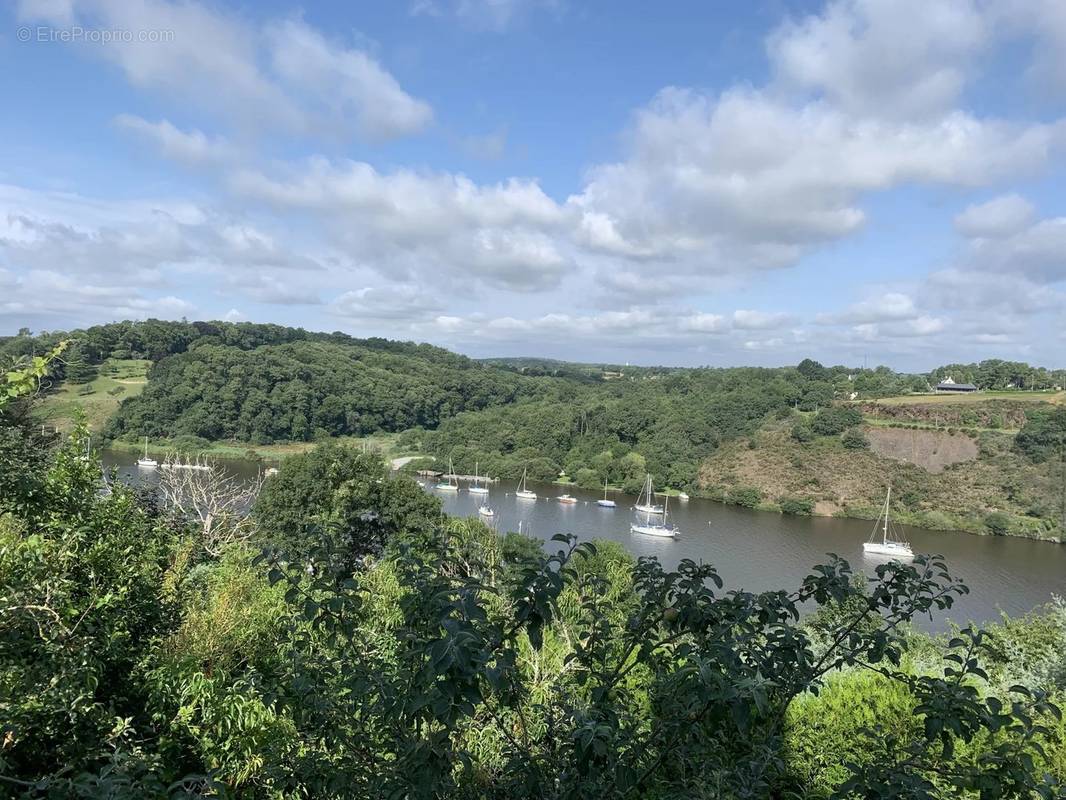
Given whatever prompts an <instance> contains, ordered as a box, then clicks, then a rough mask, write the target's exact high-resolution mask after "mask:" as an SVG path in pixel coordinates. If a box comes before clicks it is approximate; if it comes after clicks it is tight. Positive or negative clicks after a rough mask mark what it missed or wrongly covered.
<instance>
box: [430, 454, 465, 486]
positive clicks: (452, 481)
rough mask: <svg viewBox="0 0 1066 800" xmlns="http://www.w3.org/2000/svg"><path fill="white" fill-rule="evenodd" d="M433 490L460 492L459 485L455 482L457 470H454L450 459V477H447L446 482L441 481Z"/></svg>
mask: <svg viewBox="0 0 1066 800" xmlns="http://www.w3.org/2000/svg"><path fill="white" fill-rule="evenodd" d="M433 488H434V489H436V490H437V491H438V492H458V491H459V484H458V483H457V482H456V480H455V470H454V469H452V462H451V460H450V459H449V461H448V475H447V476H446V478H445V480H443V481H441V482H440V483H438V484H437V485H436V486H434V487H433Z"/></svg>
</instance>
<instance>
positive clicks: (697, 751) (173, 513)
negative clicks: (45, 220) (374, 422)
mask: <svg viewBox="0 0 1066 800" xmlns="http://www.w3.org/2000/svg"><path fill="white" fill-rule="evenodd" d="M43 360H44V359H40V360H39V361H38V362H22V363H21V364H20V365H19V368H18V369H17V370H13V371H8V372H7V373H0V476H4V477H3V481H4V483H3V485H2V486H0V489H2V492H0V604H2V606H0V742H2V744H0V785H2V786H3V787H4V792H5V794H6V796H11V797H17V798H25V799H26V800H31V799H35V798H102V797H107V798H115V799H116V800H118V799H122V800H125V799H126V798H129V799H130V800H132V798H208V797H216V798H264V800H267V799H269V800H281V799H282V798H284V799H285V800H288V798H293V799H295V798H302V797H315V798H353V799H362V798H368V799H369V798H379V797H404V798H441V799H442V800H443V799H444V798H448V799H450V798H486V799H488V798H512V799H514V798H558V800H562V799H563V798H570V799H572V800H585V799H586V798H588V800H592V798H597V799H598V798H616V799H617V798H649V799H651V798H654V799H655V800H666V798H680V797H723V798H726V797H728V798H771V797H772V798H810V799H811V800H814V799H815V798H900V799H902V798H909V799H910V800H919V799H923V800H924V799H929V800H932V799H933V798H937V799H938V800H939V799H940V798H944V799H946V798H973V800H978V799H980V800H984V799H985V798H1058V797H1064V796H1066V794H1064V783H1063V781H1064V780H1066V724H1064V722H1063V720H1062V715H1061V711H1060V704H1061V701H1062V697H1063V694H1064V693H1066V655H1064V653H1066V646H1064V645H1066V608H1064V607H1063V605H1062V603H1061V602H1056V603H1053V604H1051V605H1049V606H1048V607H1046V608H1044V609H1038V610H1037V611H1034V612H1033V613H1032V614H1031V615H1029V616H1027V617H1025V618H1022V619H1004V620H1003V622H1002V623H1000V624H997V625H993V626H990V627H989V628H987V629H985V630H977V629H974V628H964V629H956V630H954V631H953V633H952V634H951V635H948V636H943V637H930V636H928V635H925V634H922V633H920V632H919V631H918V630H917V629H915V628H914V627H913V626H912V622H914V621H917V620H918V619H920V618H922V617H925V616H928V615H932V614H938V613H941V612H943V611H945V610H949V609H950V608H951V606H952V603H953V601H954V599H955V598H957V597H959V596H960V595H961V594H962V593H965V592H966V587H965V586H964V585H963V584H962V583H961V582H960V581H958V580H957V579H955V578H953V577H952V576H951V571H950V565H949V564H945V563H943V561H942V560H940V559H938V558H937V557H926V556H921V557H918V558H917V559H916V560H915V561H914V563H913V564H900V563H899V562H890V563H886V564H883V565H881V566H879V567H878V568H877V570H876V573H875V574H873V575H870V576H866V575H864V574H862V573H859V572H854V571H853V570H852V569H851V567H850V565H848V564H847V563H846V562H845V561H843V560H841V559H839V558H833V559H830V560H828V561H827V562H826V563H824V564H822V565H818V566H814V567H812V569H811V571H810V573H809V575H808V576H807V577H806V578H804V579H803V580H801V581H799V582H798V583H797V584H796V585H794V586H789V587H781V588H780V590H777V591H767V592H763V593H759V594H752V593H748V592H745V591H743V590H730V591H724V590H723V589H722V585H723V577H728V576H720V575H719V574H718V573H717V571H716V570H715V569H714V567H713V566H712V565H707V564H696V563H693V562H691V561H683V562H682V563H681V564H680V565H679V567H678V568H677V569H676V570H673V571H671V570H666V569H664V568H663V566H662V565H660V564H659V563H658V562H657V561H656V560H655V559H651V558H643V559H639V560H634V559H633V558H632V557H631V556H629V555H627V554H626V553H625V552H624V551H623V550H621V549H620V548H619V547H617V546H616V545H612V544H611V543H607V542H580V543H579V542H577V541H575V540H574V539H572V538H569V537H566V536H557V537H555V538H554V539H553V540H552V541H550V542H546V543H541V542H539V541H535V540H532V539H528V538H525V537H522V536H519V535H516V534H506V535H499V534H497V533H495V532H493V531H491V530H489V529H487V528H485V527H484V526H483V525H481V524H480V523H478V522H476V521H470V520H457V519H449V518H447V517H444V516H442V515H441V513H440V508H439V504H438V501H437V500H436V499H435V498H433V497H431V496H429V495H427V494H425V493H424V492H423V491H422V490H421V489H420V488H419V487H418V485H417V484H416V483H415V482H414V481H412V480H410V479H409V478H406V477H404V476H403V475H399V474H396V473H390V472H389V471H388V470H387V469H386V467H385V466H384V465H383V464H382V463H381V461H380V460H379V459H378V458H377V457H376V456H374V455H371V454H364V453H361V452H358V451H356V450H354V449H346V448H344V447H340V446H337V445H332V444H324V445H320V446H319V447H318V448H316V449H315V450H313V451H310V452H308V453H306V454H302V455H298V456H293V457H292V458H290V459H289V460H287V461H286V462H284V464H283V465H282V470H281V473H280V475H278V476H277V477H275V478H271V479H269V480H268V482H267V483H266V484H265V485H264V487H263V488H262V490H261V491H260V493H259V495H258V497H257V498H255V499H254V500H253V502H252V503H251V504H250V506H249V507H247V508H240V507H230V510H229V511H227V512H225V513H222V512H219V513H217V514H206V515H205V514H202V513H198V511H197V504H208V505H210V504H211V503H212V502H213V499H217V498H213V493H217V492H221V491H224V489H225V483H224V482H220V481H219V480H217V476H215V475H214V474H212V473H211V472H196V473H190V475H192V476H193V478H192V479H193V480H196V481H198V482H199V483H198V484H197V486H198V489H197V490H196V491H195V492H192V493H191V494H192V496H193V498H185V499H181V498H177V497H176V496H175V495H173V494H168V493H165V492H164V493H162V494H160V493H156V492H153V491H150V490H144V489H136V488H131V487H127V486H125V485H123V484H122V483H120V482H117V481H116V480H115V479H114V477H113V476H108V475H106V474H103V473H102V472H101V468H100V464H99V461H98V460H97V458H96V456H95V453H94V452H93V451H92V450H91V446H88V447H87V444H88V443H87V440H86V432H85V430H84V429H79V430H75V431H74V432H73V433H72V434H71V435H70V436H69V437H68V438H66V439H60V438H59V437H57V436H56V435H54V434H49V433H48V432H47V430H45V429H42V428H41V427H40V426H39V425H38V424H36V417H35V405H36V401H35V400H34V399H33V397H32V396H33V395H34V394H35V390H36V387H37V386H38V385H39V382H40V380H41V378H42V377H43V376H44V374H45V370H43V369H42V368H41V366H42V365H41V363H40V361H43ZM217 508H221V506H218V507H217ZM199 510H200V511H202V510H203V509H202V508H200V509H199ZM801 610H802V611H801Z"/></svg>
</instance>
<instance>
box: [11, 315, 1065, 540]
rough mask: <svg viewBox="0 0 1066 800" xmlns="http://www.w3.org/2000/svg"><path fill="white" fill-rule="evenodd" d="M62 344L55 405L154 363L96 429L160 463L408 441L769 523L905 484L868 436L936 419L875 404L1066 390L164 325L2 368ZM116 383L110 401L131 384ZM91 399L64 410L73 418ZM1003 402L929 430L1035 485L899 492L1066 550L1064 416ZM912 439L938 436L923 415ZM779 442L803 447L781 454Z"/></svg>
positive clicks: (953, 516) (44, 345) (840, 508)
mask: <svg viewBox="0 0 1066 800" xmlns="http://www.w3.org/2000/svg"><path fill="white" fill-rule="evenodd" d="M61 340H62V341H68V342H69V346H68V347H67V349H66V350H65V352H64V354H63V357H62V358H61V359H58V360H57V361H56V362H55V363H54V364H53V366H52V367H51V371H50V374H49V376H48V382H49V383H48V385H47V386H46V389H48V388H50V389H51V390H52V391H55V390H56V389H57V388H58V387H62V386H70V385H72V384H85V386H86V387H87V389H88V384H87V383H86V382H87V381H91V380H93V379H94V377H95V376H96V375H97V373H99V372H100V371H102V370H106V371H108V374H109V375H114V374H115V371H116V370H117V369H119V366H118V365H126V364H131V365H136V364H141V365H142V366H141V369H143V368H144V366H143V365H148V366H147V382H146V383H144V382H143V379H142V381H141V382H142V383H143V391H141V392H140V393H139V394H138V395H136V396H132V394H131V395H130V396H126V395H123V394H118V398H120V399H121V398H122V397H124V396H125V399H122V400H121V403H120V402H119V400H118V399H116V400H113V401H111V404H110V405H107V404H101V405H100V408H101V409H103V410H102V411H101V413H100V416H101V417H102V418H104V419H106V422H104V423H102V424H101V425H100V428H99V429H98V430H95V431H93V433H94V435H96V436H97V437H98V438H99V439H101V440H102V441H103V442H105V443H107V442H111V441H114V440H122V441H125V442H127V443H130V442H140V441H141V439H142V437H149V439H151V440H152V441H153V443H156V444H157V446H159V447H161V448H164V449H177V450H183V451H186V452H196V451H198V450H200V449H205V448H207V447H208V446H209V445H210V444H211V443H214V442H233V443H246V444H249V445H268V444H272V443H279V442H280V443H285V442H316V441H327V440H330V439H336V438H338V437H362V436H367V435H370V434H375V433H379V432H392V433H399V434H400V435H399V438H398V440H397V443H398V447H399V448H400V449H401V450H402V451H403V452H404V453H405V454H410V455H423V456H426V457H430V458H433V459H435V463H430V462H429V461H428V460H427V461H420V462H416V463H415V464H413V465H412V467H419V466H424V467H431V466H432V467H435V468H437V469H442V468H444V467H446V466H447V465H448V464H451V465H452V466H453V467H454V469H455V470H457V471H458V472H461V473H467V474H469V473H472V472H473V471H474V469H475V467H476V466H477V467H479V468H480V469H481V471H482V473H484V474H489V475H491V476H493V477H504V478H518V477H520V476H521V475H522V474H523V472H526V473H527V474H528V475H529V476H530V477H531V478H533V479H537V480H559V481H562V482H573V483H575V484H577V485H579V486H581V487H584V488H596V487H601V486H603V485H604V484H605V483H606V484H609V485H612V486H614V487H616V488H619V489H622V490H624V491H626V492H630V493H635V492H636V491H637V490H638V489H639V487H640V485H641V483H642V481H643V479H644V477H645V476H646V475H647V474H648V473H651V474H653V475H654V476H655V482H656V486H658V487H661V488H667V489H675V490H684V491H687V492H689V493H691V494H703V495H704V496H708V497H712V498H714V499H719V500H724V501H726V502H738V503H741V504H742V505H750V506H752V507H757V508H763V509H764V510H789V511H795V510H799V511H800V513H811V512H812V511H813V510H814V509H816V508H818V507H819V502H820V501H821V507H822V508H826V507H828V508H831V509H834V511H833V512H832V513H845V514H848V515H859V516H862V515H864V514H866V513H868V511H869V508H870V507H871V506H870V504H871V502H872V501H873V494H877V493H880V492H881V491H883V484H884V475H887V474H891V473H894V472H898V470H896V469H895V465H894V464H893V463H892V462H891V461H887V462H886V461H885V460H884V459H879V458H878V457H877V456H876V455H874V454H871V453H870V452H869V451H870V441H869V437H868V436H867V433H868V432H869V431H868V428H869V424H878V425H898V424H910V423H906V422H902V421H900V420H904V419H909V418H914V417H915V415H917V414H918V410H920V407H919V406H916V405H914V406H907V407H905V408H901V407H898V406H897V407H892V406H880V405H877V404H876V401H877V400H879V399H880V398H892V397H904V398H906V397H908V396H911V395H913V393H921V392H928V391H929V390H930V387H931V385H933V384H935V382H937V381H940V380H943V379H945V378H947V377H952V378H953V379H955V380H956V381H957V382H964V381H973V382H975V383H976V384H977V385H978V386H979V387H980V388H982V389H987V390H989V391H991V392H999V393H1005V394H1007V395H1010V394H1011V393H1012V392H1015V393H1020V392H1022V389H1026V390H1029V389H1034V388H1035V389H1039V390H1043V389H1050V390H1054V389H1055V387H1058V386H1061V385H1062V380H1063V378H1062V374H1061V372H1059V373H1057V372H1054V371H1050V370H1048V369H1046V368H1044V367H1032V366H1030V365H1028V364H1024V363H1020V362H1010V361H1003V360H999V359H989V360H986V361H982V362H980V363H977V364H953V365H948V366H944V367H938V368H937V369H935V370H933V371H931V372H930V373H928V374H907V373H899V372H895V371H893V370H891V369H888V368H887V367H882V366H879V367H876V368H873V369H860V368H855V367H846V366H841V365H838V366H824V365H822V364H820V363H819V362H817V361H814V360H812V359H809V358H808V359H804V360H803V361H802V362H800V363H799V364H797V365H796V366H794V367H791V366H790V367H777V368H754V367H733V368H684V369H682V368H667V367H633V366H625V367H622V366H618V365H610V364H570V363H566V362H560V361H553V360H549V359H539V358H509V359H489V360H485V361H475V360H472V359H469V358H466V357H463V356H460V355H457V354H454V353H450V352H448V351H446V350H443V349H440V348H436V347H432V346H429V345H425V344H414V343H410V342H392V341H389V340H386V339H377V338H374V339H355V338H353V337H350V336H347V335H345V334H342V333H312V332H308V331H304V330H302V329H296V328H285V327H281V326H277V325H256V324H252V323H226V322H191V323H189V322H163V321H157V320H148V321H146V322H136V323H134V322H120V323H113V324H109V325H100V326H94V327H92V328H88V329H86V330H82V331H72V332H69V333H46V334H39V335H37V336H32V335H30V334H29V332H28V331H23V332H22V333H21V334H20V335H19V336H15V337H10V338H8V339H6V340H4V341H2V342H0V363H3V360H7V361H10V360H12V359H15V358H19V357H24V356H26V355H29V354H32V353H39V352H44V351H46V350H47V349H48V347H50V346H52V345H53V344H54V343H55V342H58V341H61ZM127 359H142V361H140V362H137V361H127ZM115 383H116V385H114V386H113V387H112V388H110V389H109V390H108V391H109V392H117V393H121V392H123V390H124V389H125V388H126V387H125V386H123V385H122V383H121V382H115ZM138 388H140V387H138ZM1051 396H1052V395H1051V394H1050V393H1049V394H1048V395H1046V397H1048V398H1050V397H1051ZM975 397H976V396H975ZM1041 397H1044V396H1036V397H1035V398H1033V399H1034V400H1040V398H1041ZM77 399H78V395H77V394H74V395H73V396H69V395H68V405H69V404H71V403H75V404H76V401H77ZM990 402H991V405H989V404H985V405H981V406H978V405H970V406H969V407H968V408H969V410H966V409H965V408H963V410H962V411H959V412H957V413H954V414H953V415H951V414H947V413H944V412H943V411H942V409H943V407H942V406H938V407H936V408H934V409H932V410H933V412H934V414H933V415H932V420H934V423H933V425H934V427H939V418H940V416H943V417H944V418H945V419H952V420H955V421H953V422H949V423H946V426H945V427H948V428H950V429H951V430H954V429H955V426H956V425H958V426H959V428H960V429H965V430H966V431H968V434H969V435H972V436H974V437H980V438H981V441H980V443H979V445H978V450H979V452H980V456H979V458H980V459H981V460H983V461H982V463H984V464H985V465H986V466H988V465H991V464H992V462H993V461H994V462H995V464H996V467H997V469H998V471H999V473H1003V474H1006V472H1010V473H1011V474H1013V475H1015V476H1023V477H1019V480H1021V482H1022V483H1023V484H1024V485H1021V486H1019V487H1013V486H1012V485H1008V484H1009V482H1006V481H1000V483H1001V484H1002V486H1000V487H998V488H997V487H992V486H991V484H990V483H989V479H988V478H987V476H983V473H981V474H979V473H978V472H973V473H972V474H973V476H974V477H973V482H975V484H974V487H971V488H973V491H972V492H970V491H964V492H959V491H953V489H952V487H947V486H945V487H944V490H943V491H941V492H939V493H937V492H931V491H926V490H925V489H922V486H921V485H922V481H921V479H920V477H921V476H918V477H914V476H912V475H895V478H896V479H897V480H899V481H901V482H906V483H908V484H911V485H913V486H914V490H913V491H910V492H904V493H901V494H900V500H899V501H898V502H899V503H900V504H901V507H900V509H899V510H900V512H901V513H902V514H903V515H904V516H905V517H906V519H908V521H910V522H912V523H915V524H919V525H923V526H928V527H946V528H963V529H967V530H973V531H975V532H996V533H1003V532H1006V533H1011V534H1017V535H1026V536H1033V537H1035V538H1052V539H1054V538H1058V539H1061V538H1062V537H1063V536H1064V535H1066V528H1063V525H1066V512H1064V511H1062V509H1061V506H1062V503H1060V502H1058V495H1059V494H1060V493H1061V492H1059V486H1060V485H1066V473H1064V475H1063V476H1060V475H1059V474H1058V472H1061V471H1063V470H1066V453H1064V448H1063V441H1064V437H1066V432H1064V428H1066V425H1064V424H1063V423H1062V421H1061V419H1062V414H1063V413H1066V412H1062V411H1061V410H1059V411H1056V408H1057V409H1061V408H1062V406H1061V405H1060V406H1057V407H1056V406H1052V405H1051V404H1050V403H1047V402H1032V403H1029V404H1027V405H1028V407H1025V405H1024V404H1023V405H1022V406H1019V407H1017V408H1015V407H1013V406H1011V407H1009V408H1008V407H1007V406H1008V404H1007V401H1005V400H1002V399H1000V400H992V401H990ZM995 403H1000V404H1002V405H1003V408H999V407H997V406H995ZM904 413H906V414H909V415H910V417H909V418H908V417H905V416H904ZM886 415H888V416H886ZM890 415H898V416H890ZM918 416H919V417H920V415H918ZM875 417H876V418H875ZM926 417H927V418H928V417H930V414H928V413H927V414H926ZM1005 420H1006V421H1005ZM1007 422H1009V424H1011V425H1014V426H1016V428H1015V431H1016V432H1017V436H1016V438H1013V437H1014V433H1015V431H1009V432H1007V433H1005V434H1004V435H1003V436H997V435H996V434H995V432H994V431H993V430H992V429H997V430H998V429H1003V428H1004V426H1005V425H1006V424H1007ZM916 424H918V425H921V424H924V423H923V422H922V420H921V419H920V418H918V419H917V422H916ZM781 430H787V431H789V432H790V435H791V438H789V439H787V440H784V439H782V437H781V436H779V435H778V434H779V432H780V431H781ZM864 431H866V432H864ZM760 443H761V444H760ZM797 445H799V446H801V447H799V449H798V451H797ZM760 446H761V447H763V448H764V449H765V450H766V454H767V458H768V459H770V460H772V461H773V460H776V461H777V462H781V461H782V460H783V459H785V457H786V456H787V460H788V463H789V464H791V465H792V466H791V467H789V466H787V465H785V466H775V467H774V468H773V470H766V469H764V470H761V471H756V472H757V476H758V477H759V479H760V480H759V481H758V482H756V483H755V484H754V485H753V484H752V482H751V481H747V480H746V479H744V478H743V477H742V476H741V477H735V478H734V476H731V475H730V474H729V470H728V468H727V469H726V475H725V479H722V480H720V479H719V478H718V477H715V476H714V475H711V474H710V472H713V471H715V470H717V471H718V472H721V471H722V470H721V469H719V468H718V467H720V466H721V464H718V465H717V466H716V467H715V470H710V471H709V470H708V465H709V464H711V462H712V461H713V460H714V459H715V457H716V455H717V456H720V458H718V462H721V461H722V460H723V458H722V456H723V454H728V460H731V461H733V462H736V461H738V460H741V459H738V458H737V454H736V448H737V447H741V448H744V447H747V448H750V449H752V450H755V449H756V448H759V447H760ZM827 448H828V450H827ZM827 458H829V459H835V460H836V461H838V462H840V465H841V467H840V469H839V470H837V471H838V472H840V473H841V474H844V473H846V472H848V471H851V472H855V470H854V469H852V467H854V466H855V465H856V464H859V463H861V464H862V465H865V471H866V472H867V473H868V474H869V480H867V481H865V484H869V486H866V485H864V488H863V492H862V496H859V497H851V496H844V495H842V494H841V492H839V491H836V490H835V489H834V488H833V487H832V486H828V485H827V486H822V487H821V488H819V486H818V482H819V479H820V477H821V476H822V475H821V473H824V469H822V470H821V471H820V470H819V467H818V464H819V463H821V464H824V463H825V462H826V460H827ZM1060 462H1061V463H1060ZM799 465H802V466H799ZM1056 470H1058V472H1057V471H1056ZM782 471H790V472H792V473H795V475H796V476H797V478H798V480H797V481H794V483H797V484H798V485H796V486H788V487H787V488H780V485H781V484H783V483H784V482H785V481H784V480H783V479H781V480H779V479H778V478H780V477H781V475H780V473H782ZM771 472H773V473H775V474H771ZM919 472H920V470H919ZM953 474H954V473H953ZM764 478H765V479H767V480H763V479H764ZM770 478H773V479H774V480H768V479H770ZM960 479H961V478H960ZM940 482H941V483H945V482H944V481H940ZM760 483H766V485H760ZM978 484H980V487H985V488H983V489H982V488H980V487H979V486H978ZM871 487H873V488H871ZM926 488H928V487H926ZM964 488H966V487H964ZM875 489H876V491H875ZM993 489H995V490H994V491H993ZM955 497H958V498H960V499H961V498H965V503H964V505H965V508H959V509H949V508H948V506H951V505H954V503H953V502H952V498H955ZM946 512H949V513H946ZM993 515H995V516H993ZM986 521H987V522H988V523H990V524H986Z"/></svg>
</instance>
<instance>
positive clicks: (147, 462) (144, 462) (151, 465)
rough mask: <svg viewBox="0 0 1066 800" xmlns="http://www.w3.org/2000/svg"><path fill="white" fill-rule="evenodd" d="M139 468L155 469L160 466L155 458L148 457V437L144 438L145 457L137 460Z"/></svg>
mask: <svg viewBox="0 0 1066 800" xmlns="http://www.w3.org/2000/svg"><path fill="white" fill-rule="evenodd" d="M137 466H138V467H141V468H142V469H155V468H156V467H158V466H159V462H158V461H156V460H155V459H154V458H149V457H148V437H147V436H145V437H144V457H143V458H138V459H137Z"/></svg>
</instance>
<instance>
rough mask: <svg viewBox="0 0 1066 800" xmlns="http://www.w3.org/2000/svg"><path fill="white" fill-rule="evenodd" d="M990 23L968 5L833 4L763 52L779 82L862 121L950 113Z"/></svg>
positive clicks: (914, 0)
mask: <svg viewBox="0 0 1066 800" xmlns="http://www.w3.org/2000/svg"><path fill="white" fill-rule="evenodd" d="M989 35H990V31H989V21H988V19H987V18H986V17H985V16H984V15H983V14H982V13H981V9H979V8H978V5H977V3H976V2H972V1H971V0H939V2H927V0H835V2H831V3H829V4H828V5H827V7H826V8H825V10H824V11H822V12H821V13H819V14H812V15H810V16H808V17H805V18H804V19H802V20H799V21H792V22H788V23H786V24H785V25H783V26H782V27H780V28H779V29H778V30H777V31H775V32H774V33H773V34H772V35H771V36H770V38H769V41H768V43H767V51H768V54H769V56H770V60H771V63H772V64H773V66H774V68H775V69H776V71H777V73H778V75H779V76H780V79H781V80H782V81H784V82H786V83H790V84H792V85H795V86H798V87H801V88H803V89H811V90H814V91H815V92H817V93H819V94H820V95H821V96H824V97H826V98H828V99H829V100H831V101H832V102H833V103H834V105H836V106H837V107H838V108H840V109H843V110H846V111H849V112H854V113H856V114H858V115H861V116H873V117H879V116H885V115H889V116H900V117H915V116H918V117H921V116H928V115H938V114H942V113H943V112H945V111H947V110H949V109H950V108H952V107H953V106H954V105H955V103H956V102H957V100H958V98H959V95H960V94H961V92H962V89H963V86H964V84H965V83H966V78H967V73H968V72H970V71H971V70H970V67H971V64H972V61H973V59H974V58H975V56H976V55H977V53H978V51H979V50H980V49H981V48H982V47H983V46H985V44H986V43H987V41H988V39H989Z"/></svg>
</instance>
